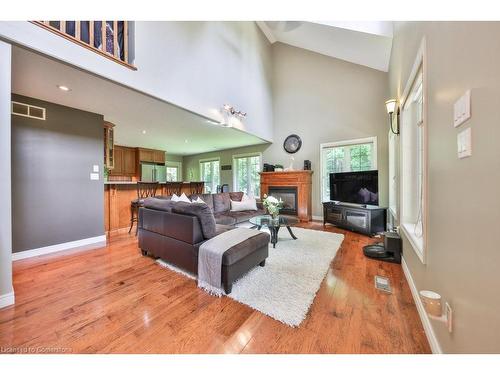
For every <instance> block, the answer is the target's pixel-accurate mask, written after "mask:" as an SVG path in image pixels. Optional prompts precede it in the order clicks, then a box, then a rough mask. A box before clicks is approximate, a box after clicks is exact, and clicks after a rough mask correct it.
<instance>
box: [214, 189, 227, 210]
mask: <svg viewBox="0 0 500 375" xmlns="http://www.w3.org/2000/svg"><path fill="white" fill-rule="evenodd" d="M213 197H214V213H216V214H217V213H219V212H226V211H229V210H230V209H231V198H230V197H229V193H219V194H214V195H213Z"/></svg>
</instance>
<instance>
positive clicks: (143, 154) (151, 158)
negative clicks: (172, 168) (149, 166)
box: [137, 148, 165, 164]
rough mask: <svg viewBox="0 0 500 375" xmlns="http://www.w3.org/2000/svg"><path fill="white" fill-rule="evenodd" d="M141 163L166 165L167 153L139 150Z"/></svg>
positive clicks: (146, 149)
mask: <svg viewBox="0 0 500 375" xmlns="http://www.w3.org/2000/svg"><path fill="white" fill-rule="evenodd" d="M137 150H138V153H139V162H147V163H156V164H165V151H161V150H151V149H148V148H138V149H137Z"/></svg>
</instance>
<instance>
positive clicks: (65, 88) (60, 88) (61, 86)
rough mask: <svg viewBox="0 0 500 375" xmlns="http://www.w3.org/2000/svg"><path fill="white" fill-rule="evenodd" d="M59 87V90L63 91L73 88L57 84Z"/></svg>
mask: <svg viewBox="0 0 500 375" xmlns="http://www.w3.org/2000/svg"><path fill="white" fill-rule="evenodd" d="M57 87H58V88H59V90H61V91H71V89H70V88H69V87H68V86H64V85H57Z"/></svg>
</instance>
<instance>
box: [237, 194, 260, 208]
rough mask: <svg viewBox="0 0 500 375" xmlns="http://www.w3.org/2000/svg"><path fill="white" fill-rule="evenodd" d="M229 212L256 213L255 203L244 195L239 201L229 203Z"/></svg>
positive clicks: (253, 199)
mask: <svg viewBox="0 0 500 375" xmlns="http://www.w3.org/2000/svg"><path fill="white" fill-rule="evenodd" d="M231 211H257V201H256V200H255V198H250V197H249V196H248V195H246V194H244V195H243V197H242V198H241V201H240V202H238V201H231Z"/></svg>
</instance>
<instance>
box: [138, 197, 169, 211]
mask: <svg viewBox="0 0 500 375" xmlns="http://www.w3.org/2000/svg"><path fill="white" fill-rule="evenodd" d="M174 204H175V202H173V201H171V200H170V199H162V198H146V199H144V207H146V208H151V209H152V210H158V211H166V212H172V207H173V206H174Z"/></svg>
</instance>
